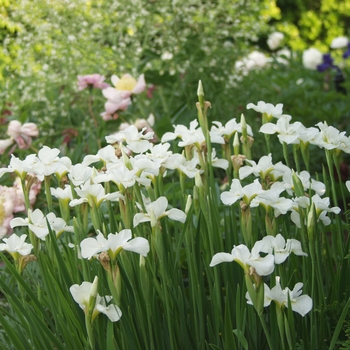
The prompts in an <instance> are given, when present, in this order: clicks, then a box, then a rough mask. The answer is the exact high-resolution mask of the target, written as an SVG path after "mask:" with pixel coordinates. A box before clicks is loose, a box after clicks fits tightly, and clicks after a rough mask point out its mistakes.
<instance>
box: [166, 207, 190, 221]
mask: <svg viewBox="0 0 350 350" xmlns="http://www.w3.org/2000/svg"><path fill="white" fill-rule="evenodd" d="M168 216H169V218H170V219H171V220H175V221H180V222H182V223H184V222H185V221H186V214H185V213H184V212H183V211H182V210H179V209H176V208H173V209H170V210H169V211H168Z"/></svg>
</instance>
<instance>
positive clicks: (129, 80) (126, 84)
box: [115, 75, 137, 91]
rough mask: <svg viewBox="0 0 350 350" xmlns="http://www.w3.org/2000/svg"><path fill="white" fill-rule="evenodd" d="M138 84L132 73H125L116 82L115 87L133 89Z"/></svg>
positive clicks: (124, 89) (125, 89) (126, 89)
mask: <svg viewBox="0 0 350 350" xmlns="http://www.w3.org/2000/svg"><path fill="white" fill-rule="evenodd" d="M136 84H137V81H136V79H135V78H133V77H132V76H130V75H125V76H123V77H122V78H121V79H119V80H118V82H117V84H115V88H116V89H117V90H122V91H132V90H133V89H134V87H135V86H136Z"/></svg>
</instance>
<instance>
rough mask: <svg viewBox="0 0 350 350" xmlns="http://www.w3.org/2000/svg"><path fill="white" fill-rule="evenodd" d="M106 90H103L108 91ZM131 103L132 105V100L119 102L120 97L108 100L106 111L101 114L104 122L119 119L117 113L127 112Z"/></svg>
mask: <svg viewBox="0 0 350 350" xmlns="http://www.w3.org/2000/svg"><path fill="white" fill-rule="evenodd" d="M106 90H107V89H106ZM106 90H103V91H106ZM113 90H114V89H113ZM130 103H131V100H130V98H126V99H120V100H118V96H115V99H114V100H108V101H107V102H106V103H105V111H104V112H103V113H101V116H102V118H103V120H115V119H118V114H117V111H125V110H126V109H127V108H128V106H129V104H130Z"/></svg>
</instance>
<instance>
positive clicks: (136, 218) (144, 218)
mask: <svg viewBox="0 0 350 350" xmlns="http://www.w3.org/2000/svg"><path fill="white" fill-rule="evenodd" d="M148 221H151V218H150V217H149V216H146V215H145V214H143V213H137V214H135V216H134V219H133V225H134V227H136V226H137V225H138V224H140V223H141V222H148Z"/></svg>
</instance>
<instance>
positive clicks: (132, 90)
mask: <svg viewBox="0 0 350 350" xmlns="http://www.w3.org/2000/svg"><path fill="white" fill-rule="evenodd" d="M111 80H112V83H113V85H114V87H115V89H116V90H117V91H119V92H120V93H121V95H122V97H123V98H128V97H130V96H131V95H137V94H141V92H143V91H145V89H146V82H145V76H144V75H143V74H141V75H140V76H139V79H138V80H136V79H135V78H133V77H132V76H131V75H130V74H124V75H123V76H122V77H121V78H119V77H118V76H116V75H112V78H111Z"/></svg>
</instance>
